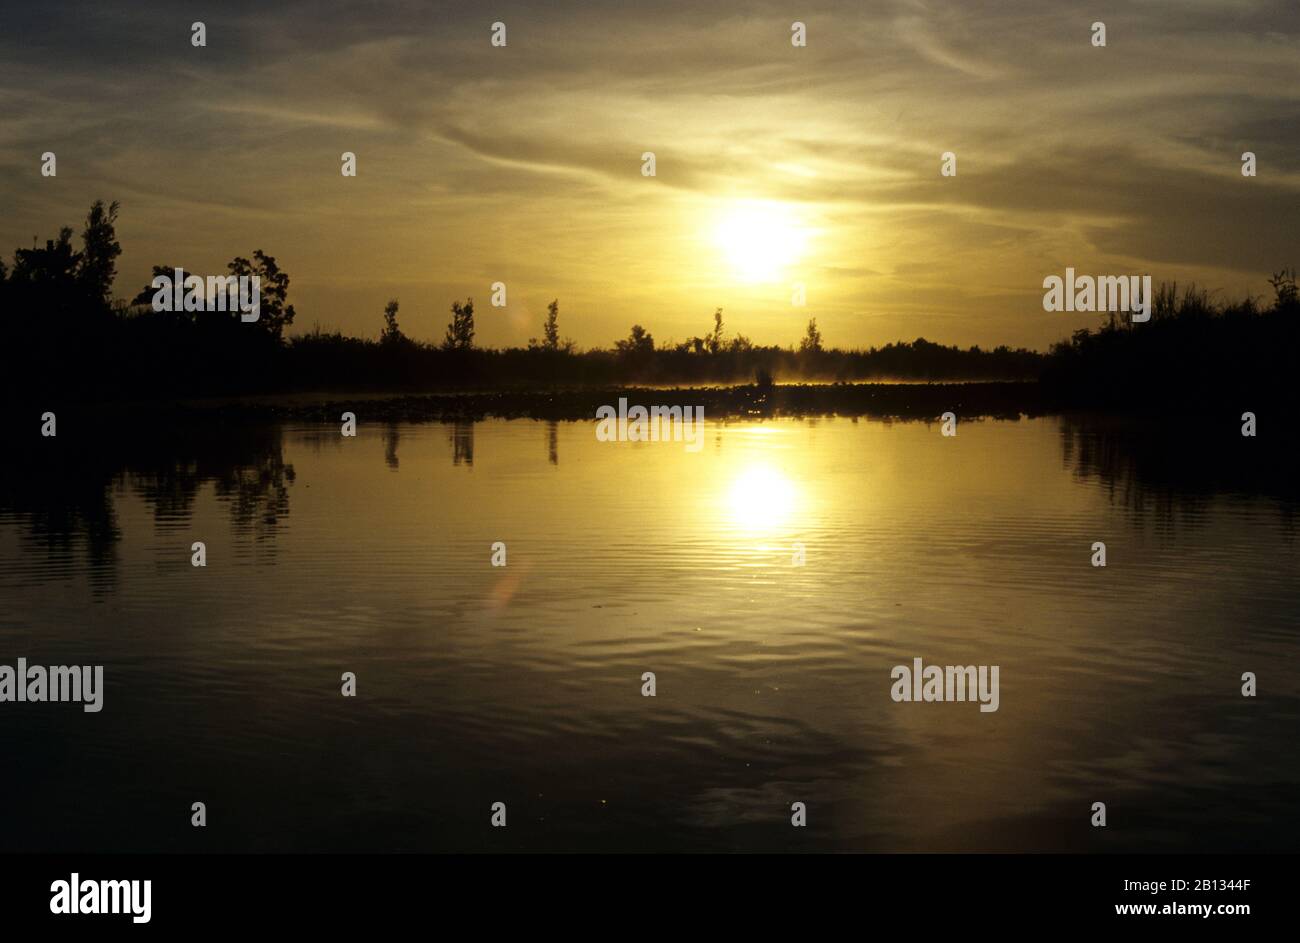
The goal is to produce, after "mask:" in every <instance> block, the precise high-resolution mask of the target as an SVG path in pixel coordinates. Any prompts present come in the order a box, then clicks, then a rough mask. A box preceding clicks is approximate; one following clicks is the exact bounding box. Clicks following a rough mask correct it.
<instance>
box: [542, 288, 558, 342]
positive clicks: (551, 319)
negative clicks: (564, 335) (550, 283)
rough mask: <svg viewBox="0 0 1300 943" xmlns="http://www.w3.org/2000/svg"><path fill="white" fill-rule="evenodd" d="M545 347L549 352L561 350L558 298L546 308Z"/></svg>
mask: <svg viewBox="0 0 1300 943" xmlns="http://www.w3.org/2000/svg"><path fill="white" fill-rule="evenodd" d="M544 330H545V337H546V340H545V347H546V349H547V350H559V349H560V299H559V298H556V299H555V300H554V301H552V302H551V303H550V304H549V305H547V306H546V326H545V328H544Z"/></svg>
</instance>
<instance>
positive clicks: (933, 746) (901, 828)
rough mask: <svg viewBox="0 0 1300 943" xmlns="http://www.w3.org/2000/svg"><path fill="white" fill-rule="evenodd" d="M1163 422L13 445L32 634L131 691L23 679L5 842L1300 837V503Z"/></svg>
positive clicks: (24, 611) (480, 429)
mask: <svg viewBox="0 0 1300 943" xmlns="http://www.w3.org/2000/svg"><path fill="white" fill-rule="evenodd" d="M65 435H66V433H65V432H64V430H63V428H60V437H61V438H63V437H65ZM1136 441H1137V442H1138V443H1139V444H1138V445H1132V444H1131V443H1130V444H1129V445H1125V444H1123V443H1122V442H1121V443H1118V444H1117V443H1116V442H1114V441H1112V440H1111V439H1110V438H1108V437H1107V436H1106V435H1104V434H1103V433H1102V432H1098V431H1097V430H1095V429H1091V428H1089V427H1088V426H1086V425H1080V424H1077V423H1075V422H1073V421H1072V420H1066V419H1061V418H1043V419H1034V420H1022V421H1019V422H1005V421H985V422H970V423H963V424H962V425H961V427H960V430H959V434H958V436H957V437H956V438H943V437H942V436H940V434H939V427H938V426H937V425H927V424H924V423H895V424H889V423H882V422H878V421H867V420H861V421H853V420H851V419H843V418H841V419H822V420H774V421H768V422H765V423H745V422H732V423H727V424H721V423H718V424H715V423H710V425H709V428H708V431H707V434H706V444H705V447H704V449H703V450H702V451H700V452H698V453H695V454H692V453H690V452H688V451H686V450H685V448H684V447H683V446H682V445H681V444H671V443H647V444H627V443H601V442H598V441H596V438H595V435H594V423H559V424H555V423H545V422H535V421H528V420H514V421H495V420H489V421H486V422H480V423H475V424H469V423H465V424H456V425H449V424H433V423H431V424H420V425H411V424H402V425H393V426H387V427H383V426H377V425H370V426H368V427H367V426H366V425H365V424H364V422H363V425H362V428H361V432H360V434H359V435H358V437H357V438H355V439H344V438H341V437H340V436H339V435H338V429H337V427H319V426H285V427H279V428H271V429H258V430H255V431H241V430H233V431H232V430H225V431H223V432H222V433H220V434H216V433H213V434H207V433H205V432H203V431H202V430H199V431H198V432H195V433H192V434H191V435H190V436H188V437H186V439H185V441H184V442H183V443H180V442H169V441H162V442H156V443H153V444H152V445H151V446H150V447H149V448H147V449H140V450H137V451H135V452H132V451H131V450H129V449H123V450H122V452H121V454H103V453H97V454H96V455H94V456H91V457H89V458H86V457H83V458H81V459H79V460H77V461H76V462H71V461H63V462H62V463H61V464H60V465H59V466H58V467H57V468H50V467H42V466H40V465H32V466H28V467H26V468H25V469H17V468H15V467H13V464H12V463H11V466H10V468H9V469H8V470H7V471H6V472H5V473H4V478H3V484H2V486H0V593H2V594H3V599H4V602H5V605H4V606H3V610H2V611H0V664H9V665H13V664H14V663H15V661H16V659H17V658H18V657H19V656H25V657H26V658H27V659H28V660H29V661H30V662H34V663H40V664H102V665H104V666H105V674H106V687H107V691H106V695H105V706H104V710H103V711H102V712H101V713H99V714H86V713H83V712H82V711H81V710H80V708H79V707H77V706H74V705H67V704H3V705H0V755H2V756H3V757H4V759H5V762H4V774H3V776H2V777H0V779H2V780H3V784H2V785H0V797H2V798H3V803H2V805H0V850H5V851H11V850H73V849H75V850H102V851H136V850H141V851H143V850H202V851H207V850H257V851H279V850H362V849H370V850H494V849H495V850H542V849H557V850H629V851H631V850H672V849H681V850H694V849H722V850H727V849H736V850H755V849H761V850H798V849H833V850H875V851H899V850H906V851H925V850H1042V851H1059V850H1076V851H1090V850H1094V851H1104V850H1153V851H1161V850H1220V849H1238V850H1252V849H1279V850H1280V849H1288V850H1293V849H1294V848H1295V847H1296V844H1297V842H1296V839H1297V833H1298V832H1300V827H1298V826H1297V821H1298V817H1297V816H1296V815H1295V813H1294V803H1295V801H1296V797H1297V786H1298V785H1300V757H1297V752H1296V749H1295V744H1296V736H1297V733H1300V667H1298V666H1300V661H1298V658H1300V644H1298V641H1300V631H1298V624H1297V613H1300V591H1298V590H1297V587H1296V573H1297V563H1298V562H1300V550H1298V546H1297V539H1296V537H1297V535H1296V526H1295V517H1294V510H1295V504H1294V502H1293V500H1292V499H1291V498H1289V497H1287V496H1285V495H1281V496H1280V495H1277V494H1272V493H1270V492H1269V489H1268V488H1256V487H1253V486H1252V485H1251V483H1250V482H1246V483H1245V485H1244V486H1243V485H1242V483H1241V482H1233V481H1228V482H1221V481H1219V480H1218V479H1215V478H1214V476H1209V480H1207V478H1206V476H1204V475H1200V476H1196V475H1193V476H1192V477H1193V478H1195V481H1193V482H1190V483H1189V482H1187V481H1182V480H1179V477H1178V476H1177V475H1171V474H1168V473H1169V472H1170V469H1168V468H1163V467H1159V466H1160V465H1161V463H1160V462H1156V467H1154V468H1153V467H1152V463H1151V461H1149V460H1145V461H1144V459H1143V456H1142V453H1141V446H1140V442H1141V437H1140V436H1139V437H1137V439H1136ZM1229 461H1231V459H1229ZM1229 477H1231V476H1229ZM194 540H203V541H205V542H206V544H207V554H208V565H207V567H206V568H205V569H197V568H194V567H192V566H191V565H190V544H191V542H192V541H194ZM1098 540H1100V541H1104V542H1105V543H1106V545H1107V552H1108V566H1107V567H1106V568H1104V569H1101V568H1094V567H1092V566H1091V565H1090V557H1091V555H1092V551H1091V547H1092V544H1093V542H1094V541H1098ZM494 541H503V542H505V543H506V545H507V548H508V549H507V553H508V566H507V567H505V568H504V569H501V568H493V567H492V566H490V556H491V546H492V544H493V542H494ZM796 543H799V544H802V545H803V547H804V548H805V553H806V562H805V565H803V566H802V567H799V566H794V565H793V555H794V553H795V550H796V547H795V545H796ZM914 657H921V658H923V659H925V661H926V663H927V664H929V663H937V664H941V665H942V664H977V665H978V664H988V665H991V664H996V665H999V666H1000V667H1001V673H1000V679H1001V688H1000V702H1001V703H1000V709H999V710H998V711H997V712H996V713H981V712H980V711H979V710H978V706H977V705H976V704H973V703H956V704H952V703H949V704H925V703H922V704H906V703H904V704H897V703H894V702H893V701H892V700H891V699H890V696H889V690H890V669H891V668H892V667H893V666H894V665H897V664H909V665H910V664H911V661H912V659H913V658H914ZM345 671H351V672H355V673H356V676H357V679H358V681H357V686H358V696H357V697H355V698H344V697H342V696H341V695H340V684H341V682H340V675H341V674H342V673H343V672H345ZM646 671H653V672H654V673H655V674H656V677H657V689H658V691H657V696H656V697H654V698H648V697H643V696H642V695H641V685H642V682H641V675H642V673H643V672H646ZM1243 671H1254V672H1256V673H1257V675H1258V677H1259V686H1260V696H1259V697H1257V698H1254V699H1248V698H1243V697H1242V696H1241V694H1240V687H1241V681H1240V676H1241V674H1242V672H1243ZM199 800H201V801H203V802H205V803H206V804H207V808H208V826H207V828H206V829H195V828H191V827H190V824H189V820H190V805H191V803H192V802H194V801H199ZM496 801H502V802H505V803H506V804H507V806H508V823H509V824H508V827H507V828H505V829H499V828H498V829H494V828H490V827H489V825H488V822H489V816H490V806H491V805H492V803H493V802H496ZM795 801H801V802H804V803H806V804H807V807H808V827H807V828H806V829H795V828H792V827H791V826H790V804H791V803H792V802H795ZM1096 801H1104V802H1106V803H1107V806H1108V810H1109V823H1110V824H1109V827H1108V828H1106V829H1104V830H1102V829H1093V828H1091V827H1090V826H1089V824H1088V820H1089V816H1090V807H1091V804H1092V803H1093V802H1096Z"/></svg>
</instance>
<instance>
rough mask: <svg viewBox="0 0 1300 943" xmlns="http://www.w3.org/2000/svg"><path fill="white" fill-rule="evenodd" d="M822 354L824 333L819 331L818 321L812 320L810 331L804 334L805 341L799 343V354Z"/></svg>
mask: <svg viewBox="0 0 1300 943" xmlns="http://www.w3.org/2000/svg"><path fill="white" fill-rule="evenodd" d="M821 352H822V332H821V331H819V330H817V319H816V318H810V319H809V321H808V330H807V331H806V332H805V333H804V336H803V340H801V341H799V353H801V354H810V353H811V354H820V353H821Z"/></svg>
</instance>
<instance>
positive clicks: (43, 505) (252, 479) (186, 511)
mask: <svg viewBox="0 0 1300 943" xmlns="http://www.w3.org/2000/svg"><path fill="white" fill-rule="evenodd" d="M61 419H62V417H61ZM145 427H146V428H147V431H148V433H149V434H148V435H143V434H142V435H132V434H130V433H129V432H126V431H122V432H118V431H117V430H115V431H114V432H113V433H109V434H104V435H98V436H96V437H95V438H94V439H93V440H87V439H85V438H78V436H77V433H76V432H75V431H73V428H72V424H71V423H67V424H65V423H62V422H61V424H60V430H59V431H60V435H59V436H58V437H57V438H54V439H46V440H43V441H42V442H41V443H40V444H38V445H34V446H31V447H25V448H24V449H23V451H22V452H21V453H20V454H18V455H15V456H13V458H12V460H11V461H8V462H5V463H4V464H3V465H0V518H3V519H6V520H12V521H16V522H18V523H19V526H20V530H19V535H20V540H21V541H22V543H23V545H24V549H25V550H27V551H29V552H31V553H36V554H43V555H44V558H45V560H44V564H45V566H44V567H43V571H45V572H62V571H64V570H67V569H68V568H69V566H70V565H72V559H71V558H72V557H73V556H74V553H75V551H76V549H77V548H78V547H79V548H81V551H82V552H83V553H84V556H85V561H84V565H85V566H86V567H88V568H89V569H90V571H91V572H90V577H91V582H92V583H93V584H94V585H96V586H97V587H102V586H105V585H109V586H111V584H112V581H113V578H114V574H115V570H116V564H117V546H118V542H119V540H120V538H121V531H120V529H119V527H118V524H117V511H116V508H115V506H114V494H115V493H116V492H119V491H120V490H122V489H123V488H129V489H130V490H131V492H132V493H133V494H135V495H137V496H139V497H140V498H141V499H142V500H143V501H144V502H145V504H146V506H147V507H148V508H149V510H150V512H151V513H152V516H153V519H154V522H155V524H156V525H158V526H160V527H165V528H179V527H183V526H185V525H186V524H187V523H188V522H189V521H190V519H191V518H192V516H193V513H194V504H195V500H196V498H197V497H198V494H199V492H200V491H201V490H202V488H203V487H204V486H205V485H207V484H211V485H212V487H213V492H214V494H215V495H216V497H217V499H218V501H219V502H220V503H222V504H223V505H225V506H226V508H227V513H228V514H229V517H230V522H231V524H232V526H233V527H234V528H235V530H236V532H238V533H241V534H248V535H250V536H252V537H253V538H254V539H256V540H258V541H259V542H260V541H264V540H269V539H270V538H273V537H274V536H275V533H276V529H277V527H278V526H279V525H280V524H281V523H282V520H283V518H284V517H285V516H286V515H288V513H289V487H290V485H292V484H293V481H294V470H293V466H292V465H289V464H286V463H285V461H284V457H283V449H282V436H281V431H280V429H279V427H275V426H236V427H227V426H221V425H217V424H207V423H205V424H204V425H203V426H202V427H201V428H197V429H192V428H179V427H178V428H162V427H159V426H155V425H152V424H145ZM142 432H143V430H142ZM186 547H187V548H188V544H186Z"/></svg>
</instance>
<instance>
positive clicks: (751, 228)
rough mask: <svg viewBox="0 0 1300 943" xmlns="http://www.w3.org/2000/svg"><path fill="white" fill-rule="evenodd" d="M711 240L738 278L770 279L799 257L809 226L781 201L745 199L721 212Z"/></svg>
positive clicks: (778, 277)
mask: <svg viewBox="0 0 1300 943" xmlns="http://www.w3.org/2000/svg"><path fill="white" fill-rule="evenodd" d="M714 241H715V242H716V244H717V246H718V248H719V249H721V250H722V253H723V255H724V256H725V257H726V259H727V261H728V262H729V263H730V264H731V267H732V270H733V271H734V272H735V274H736V277H737V278H739V279H740V280H741V281H743V282H750V283H754V282H771V281H777V280H778V279H780V278H782V277H783V276H784V275H785V271H786V269H788V268H789V267H790V266H792V265H794V264H795V263H797V262H798V261H799V259H800V257H802V255H803V252H804V248H805V246H806V245H807V242H808V230H807V229H806V227H804V225H803V224H802V223H801V222H800V220H799V218H798V217H797V216H796V214H795V213H794V212H793V211H792V210H791V208H790V207H788V206H786V205H784V204H782V203H774V202H771V201H763V200H747V201H744V202H740V203H735V204H732V205H731V206H730V207H729V208H728V209H727V210H725V211H724V212H723V214H722V217H721V219H720V220H719V222H718V225H717V228H716V229H715V231H714Z"/></svg>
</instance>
